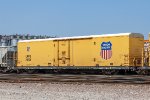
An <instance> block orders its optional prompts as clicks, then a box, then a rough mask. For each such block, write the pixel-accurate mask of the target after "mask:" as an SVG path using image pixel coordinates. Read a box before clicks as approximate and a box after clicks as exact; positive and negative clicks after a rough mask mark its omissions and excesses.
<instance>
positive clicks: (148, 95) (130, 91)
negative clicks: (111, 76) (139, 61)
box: [0, 83, 150, 100]
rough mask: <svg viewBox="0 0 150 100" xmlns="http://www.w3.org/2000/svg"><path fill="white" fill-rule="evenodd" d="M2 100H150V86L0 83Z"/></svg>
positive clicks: (0, 97)
mask: <svg viewBox="0 0 150 100" xmlns="http://www.w3.org/2000/svg"><path fill="white" fill-rule="evenodd" d="M0 100H150V85H146V84H145V85H144V84H140V85H137V84H135V85H131V84H114V83H113V84H102V83H97V84H92V83H91V84H90V83H88V84H86V83H83V84H81V83H73V84H71V83H0Z"/></svg>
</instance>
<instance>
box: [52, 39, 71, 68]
mask: <svg viewBox="0 0 150 100" xmlns="http://www.w3.org/2000/svg"><path fill="white" fill-rule="evenodd" d="M54 51H55V53H54V56H55V58H54V66H70V41H69V40H57V41H54Z"/></svg>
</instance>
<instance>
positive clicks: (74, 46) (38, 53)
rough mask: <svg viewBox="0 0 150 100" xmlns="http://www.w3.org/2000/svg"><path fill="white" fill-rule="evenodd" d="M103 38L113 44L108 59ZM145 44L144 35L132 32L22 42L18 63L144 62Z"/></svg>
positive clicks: (126, 64)
mask: <svg viewBox="0 0 150 100" xmlns="http://www.w3.org/2000/svg"><path fill="white" fill-rule="evenodd" d="M103 42H111V44H112V56H111V58H110V59H107V60H105V59H103V58H102V57H101V55H100V52H101V44H102V43H103ZM27 48H30V50H27ZM143 48H144V39H143V37H135V36H133V35H132V34H130V35H121V36H100V37H92V38H82V39H80V38H78V39H62V40H59V39H58V40H46V41H30V42H19V43H18V63H17V66H18V67H21V66H143ZM27 55H31V61H28V59H27V58H26V57H27Z"/></svg>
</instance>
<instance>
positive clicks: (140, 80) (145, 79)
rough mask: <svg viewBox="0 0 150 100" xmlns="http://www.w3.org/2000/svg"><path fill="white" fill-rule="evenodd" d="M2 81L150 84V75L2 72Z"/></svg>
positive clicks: (0, 76)
mask: <svg viewBox="0 0 150 100" xmlns="http://www.w3.org/2000/svg"><path fill="white" fill-rule="evenodd" d="M0 82H15V83H23V82H82V83H84V82H85V83H131V84H150V76H141V75H70V74H68V75H66V74H63V75H56V74H0Z"/></svg>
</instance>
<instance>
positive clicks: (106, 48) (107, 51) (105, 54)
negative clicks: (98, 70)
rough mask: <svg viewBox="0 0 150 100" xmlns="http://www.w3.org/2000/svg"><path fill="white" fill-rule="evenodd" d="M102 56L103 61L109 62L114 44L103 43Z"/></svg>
mask: <svg viewBox="0 0 150 100" xmlns="http://www.w3.org/2000/svg"><path fill="white" fill-rule="evenodd" d="M100 55H101V57H102V58H103V59H105V60H107V59H110V58H111V57H112V44H111V42H110V41H109V42H102V44H101V52H100Z"/></svg>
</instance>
